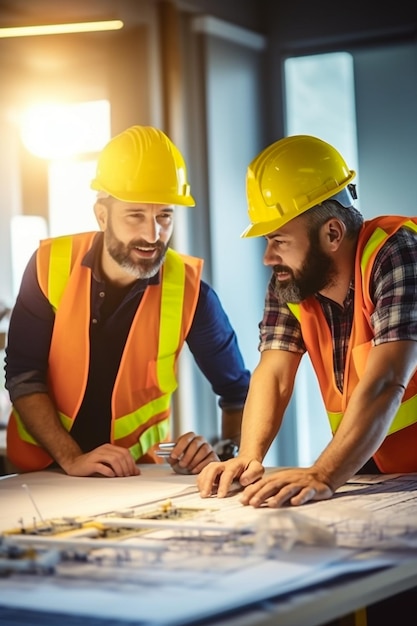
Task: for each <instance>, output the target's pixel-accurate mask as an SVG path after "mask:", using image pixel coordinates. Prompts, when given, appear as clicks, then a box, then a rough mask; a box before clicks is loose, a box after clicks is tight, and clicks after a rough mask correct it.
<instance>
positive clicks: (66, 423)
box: [13, 409, 72, 446]
mask: <svg viewBox="0 0 417 626" xmlns="http://www.w3.org/2000/svg"><path fill="white" fill-rule="evenodd" d="M13 413H14V416H15V418H16V425H17V432H18V433H19V437H20V439H22V440H23V441H26V442H27V443H31V444H33V445H34V446H38V445H39V444H38V442H37V441H36V439H34V438H33V437H32V435H30V434H29V433H28V431H27V430H26V428H25V426H24V424H23V422H22V420H21V419H20V415H19V413H18V412H17V411H16V409H13ZM58 415H59V419H60V420H61V424H62V425H63V427H64V428H65V430H67V431H69V429H70V426H71V424H72V419H71V418H69V417H68V416H67V415H64V414H63V413H58Z"/></svg>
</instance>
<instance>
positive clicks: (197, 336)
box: [5, 235, 250, 452]
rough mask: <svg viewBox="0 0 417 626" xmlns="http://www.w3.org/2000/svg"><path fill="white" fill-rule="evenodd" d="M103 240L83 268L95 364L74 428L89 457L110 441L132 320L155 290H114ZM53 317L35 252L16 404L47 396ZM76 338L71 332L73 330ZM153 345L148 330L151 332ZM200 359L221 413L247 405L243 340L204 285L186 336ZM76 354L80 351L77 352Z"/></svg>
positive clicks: (10, 365)
mask: <svg viewBox="0 0 417 626" xmlns="http://www.w3.org/2000/svg"><path fill="white" fill-rule="evenodd" d="M101 241H102V237H101V235H98V236H97V238H96V239H95V243H94V245H93V247H92V248H91V250H90V251H89V252H88V253H87V254H86V256H85V258H84V260H83V265H86V266H87V267H89V268H90V269H91V271H92V296H91V323H90V348H91V354H90V366H89V377H88V383H87V387H86V390H85V394H84V400H83V402H82V405H81V407H80V410H79V412H78V415H77V418H76V420H75V423H74V425H73V428H72V430H71V435H72V436H73V437H74V439H75V440H76V441H77V442H78V444H79V445H80V447H81V448H82V450H83V451H85V452H86V451H89V450H91V449H93V448H95V447H97V446H98V445H101V444H103V443H106V442H109V430H110V420H111V408H110V406H111V405H110V401H111V395H112V390H113V384H114V380H115V377H116V374H117V370H118V367H119V363H120V358H121V355H122V352H123V348H124V345H125V342H126V338H127V334H128V332H129V328H130V325H131V323H132V319H133V317H134V314H135V311H136V310H137V307H138V306H139V304H140V301H141V299H142V296H143V294H144V292H145V289H146V287H147V286H148V284H155V283H158V281H159V275H157V276H155V277H153V278H152V279H150V280H137V281H136V282H135V283H134V284H133V285H132V286H129V287H128V288H127V289H126V288H122V289H119V288H115V287H114V286H112V285H111V284H110V283H109V282H107V283H106V281H105V280H103V279H101V278H99V277H97V276H94V274H93V270H92V268H93V267H95V263H94V259H95V255H96V254H97V253H98V251H99V250H100V249H101V248H100V247H101ZM53 325H54V313H53V311H52V308H51V305H50V303H49V302H48V300H47V298H46V297H45V296H44V294H43V293H42V291H41V289H40V287H39V283H38V280H37V273H36V253H35V254H34V255H33V257H32V258H31V260H30V261H29V263H28V266H27V268H26V270H25V273H24V275H23V279H22V284H21V288H20V291H19V294H18V297H17V300H16V304H15V306H14V308H13V311H12V315H11V320H10V327H9V333H8V345H7V348H6V360H5V363H6V365H5V373H6V388H7V389H8V391H9V394H10V398H11V401H12V402H14V401H15V400H16V399H17V398H19V397H20V396H23V395H27V394H30V393H36V392H41V393H44V392H47V391H48V388H47V368H48V355H49V347H50V341H51V335H52V330H53ZM68 332H71V329H70V328H69V329H68ZM143 337H144V341H146V329H145V330H144V335H143ZM186 342H187V344H188V347H189V348H190V351H191V353H192V354H193V356H194V359H195V361H196V363H197V365H198V367H199V368H200V370H201V371H202V373H203V374H204V376H205V377H206V378H207V380H208V381H209V382H210V384H211V387H212V389H213V392H214V393H215V394H216V395H217V396H219V405H220V406H221V407H222V408H228V409H234V408H236V409H238V408H241V407H242V406H243V404H244V401H245V398H246V395H247V391H248V385H249V378H250V373H249V371H248V370H247V369H246V368H245V366H244V362H243V358H242V355H241V352H240V350H239V346H238V342H237V338H236V334H235V332H234V330H233V328H232V326H231V324H230V322H229V319H228V317H227V315H226V313H225V311H224V309H223V307H222V305H221V303H220V301H219V298H218V296H217V294H216V293H215V291H214V290H213V289H212V288H211V287H210V286H209V285H208V284H207V283H205V282H204V281H201V285H200V294H199V298H198V304H197V308H196V312H195V316H194V319H193V323H192V325H191V329H190V332H189V334H188V336H187V338H186ZM74 349H76V346H74Z"/></svg>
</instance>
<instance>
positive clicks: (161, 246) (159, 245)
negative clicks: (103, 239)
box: [129, 239, 165, 252]
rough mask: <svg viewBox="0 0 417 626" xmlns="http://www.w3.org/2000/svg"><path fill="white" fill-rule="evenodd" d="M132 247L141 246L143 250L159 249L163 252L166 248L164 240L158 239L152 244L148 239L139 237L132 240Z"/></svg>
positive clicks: (130, 245)
mask: <svg viewBox="0 0 417 626" xmlns="http://www.w3.org/2000/svg"><path fill="white" fill-rule="evenodd" d="M129 247H130V248H141V249H142V250H159V251H160V252H162V251H163V250H165V244H164V243H162V241H156V242H155V243H152V244H150V243H149V242H148V241H145V240H144V239H137V240H136V241H132V242H131V243H130V244H129Z"/></svg>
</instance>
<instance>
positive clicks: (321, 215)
mask: <svg viewBox="0 0 417 626" xmlns="http://www.w3.org/2000/svg"><path fill="white" fill-rule="evenodd" d="M303 215H304V216H305V220H306V222H307V226H308V228H309V230H310V231H314V232H317V230H318V229H319V228H320V227H321V226H322V225H323V224H325V223H326V222H327V221H328V220H329V219H331V218H332V217H336V218H337V219H339V220H340V221H341V222H343V224H344V225H345V226H346V237H347V238H348V239H354V238H355V237H356V236H357V234H358V232H359V231H360V229H361V227H362V224H363V222H364V217H363V215H362V213H361V212H360V211H359V210H358V209H356V208H355V207H354V206H349V207H344V206H342V205H341V204H340V203H339V202H337V200H323V202H322V203H321V204H317V205H316V206H314V207H312V208H311V209H309V210H308V211H306V212H305V213H304V214H303Z"/></svg>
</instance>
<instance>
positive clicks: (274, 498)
mask: <svg viewBox="0 0 417 626" xmlns="http://www.w3.org/2000/svg"><path fill="white" fill-rule="evenodd" d="M333 493H334V491H333V489H332V488H331V487H330V486H329V485H328V484H327V483H325V482H324V481H323V479H322V478H320V477H319V476H318V474H316V473H314V472H313V470H312V468H311V467H306V468H288V469H281V470H277V471H275V472H272V473H270V474H267V475H266V476H264V477H263V478H262V479H261V480H258V481H257V482H256V483H254V484H252V485H249V486H248V487H246V488H245V490H244V491H243V493H242V495H241V497H240V501H241V502H242V504H249V505H250V506H253V507H255V508H257V507H260V506H262V505H266V506H268V507H270V508H275V509H276V508H279V507H281V506H283V505H286V504H291V505H293V506H298V505H300V504H305V503H306V502H309V501H310V500H328V499H329V498H331V497H332V495H333Z"/></svg>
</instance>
